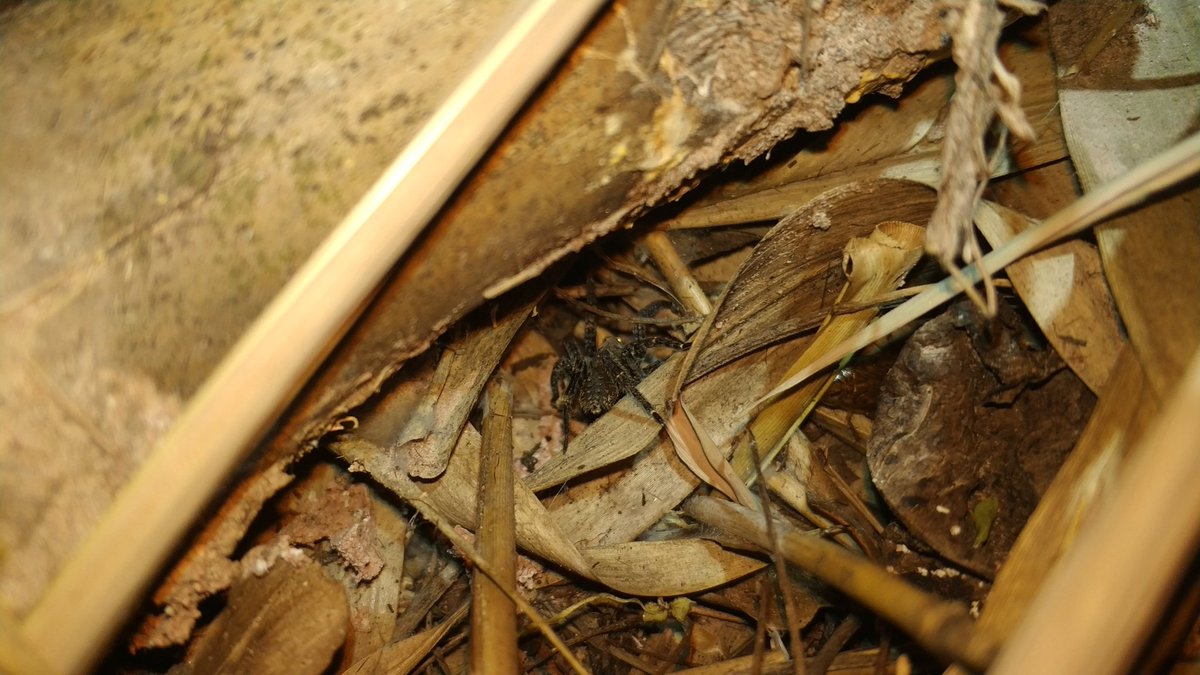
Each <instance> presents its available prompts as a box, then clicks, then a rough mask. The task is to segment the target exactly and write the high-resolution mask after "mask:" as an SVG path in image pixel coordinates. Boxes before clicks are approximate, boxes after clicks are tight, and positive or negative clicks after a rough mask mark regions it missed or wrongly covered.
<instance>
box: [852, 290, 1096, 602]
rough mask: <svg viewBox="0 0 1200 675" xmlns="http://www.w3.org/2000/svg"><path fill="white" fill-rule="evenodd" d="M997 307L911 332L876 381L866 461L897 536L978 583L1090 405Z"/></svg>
mask: <svg viewBox="0 0 1200 675" xmlns="http://www.w3.org/2000/svg"><path fill="white" fill-rule="evenodd" d="M1001 307H1002V313H1001V315H1000V317H999V319H998V320H995V321H993V320H989V319H986V318H984V317H982V316H980V315H978V314H976V312H975V311H974V309H973V307H972V305H971V304H970V303H964V302H960V303H958V304H956V305H953V306H951V308H950V309H949V310H947V311H946V312H945V313H943V314H942V315H941V316H939V317H938V318H936V319H934V320H932V321H930V322H929V323H927V324H925V325H924V326H922V327H921V328H920V329H918V330H917V332H916V333H915V334H914V335H913V337H912V338H911V339H910V340H909V342H908V344H907V345H906V346H905V348H904V349H903V350H902V351H901V353H900V357H899V359H898V360H897V362H896V365H895V366H894V367H893V368H892V370H891V372H890V373H889V375H888V377H887V378H886V379H885V380H884V384H883V392H882V396H881V400H880V403H879V410H878V413H877V415H876V417H875V427H874V434H873V436H872V437H871V441H870V443H869V444H868V453H867V457H868V459H869V461H870V466H871V477H872V479H873V481H874V483H875V486H876V487H877V488H878V489H879V491H880V493H881V494H882V495H883V497H884V499H885V500H886V501H887V502H888V505H889V506H890V507H891V508H892V511H893V512H894V513H895V515H896V516H897V517H898V518H899V519H900V520H901V521H902V522H904V524H905V526H906V527H907V528H908V529H909V530H910V531H911V532H912V533H913V534H915V535H916V536H918V537H919V538H920V539H922V540H923V541H924V542H926V543H927V544H928V545H929V546H931V547H933V548H934V549H935V550H937V551H938V553H940V554H941V555H943V556H945V557H946V558H948V559H949V560H952V561H954V562H955V563H957V564H959V565H962V566H963V567H965V568H967V569H969V570H971V571H972V572H974V573H975V574H978V575H981V576H983V577H986V578H991V577H992V576H993V575H994V574H995V572H996V569H997V568H998V567H999V565H1000V563H1001V562H1003V560H1004V558H1005V555H1006V554H1007V553H1008V549H1009V547H1011V546H1012V543H1013V541H1014V540H1015V539H1016V536H1017V534H1018V533H1019V532H1020V530H1021V527H1022V526H1023V525H1024V524H1025V520H1026V518H1028V516H1029V514H1030V513H1031V512H1032V511H1033V507H1034V506H1035V505H1036V504H1037V500H1038V498H1039V497H1040V495H1041V494H1042V492H1044V491H1045V489H1046V487H1047V486H1048V485H1049V483H1050V480H1051V479H1052V478H1053V476H1054V473H1055V471H1057V469H1058V466H1059V464H1060V463H1061V462H1062V460H1063V458H1064V457H1065V456H1066V453H1067V452H1068V451H1069V450H1070V449H1071V447H1072V446H1073V445H1074V442H1075V439H1076V438H1077V437H1078V435H1079V432H1080V430H1081V429H1082V428H1083V424H1084V423H1085V422H1086V421H1087V417H1088V415H1089V414H1090V412H1091V409H1092V406H1093V404H1094V403H1095V397H1094V396H1093V395H1092V394H1091V393H1090V392H1089V391H1088V390H1087V388H1086V387H1085V386H1084V385H1083V384H1082V383H1081V382H1080V381H1079V380H1078V378H1076V377H1075V376H1074V374H1073V373H1071V372H1070V371H1068V370H1066V369H1065V368H1064V367H1063V365H1062V361H1061V360H1060V359H1059V358H1058V356H1057V355H1056V354H1054V353H1053V352H1052V351H1045V350H1039V349H1037V348H1036V347H1034V346H1032V345H1031V344H1030V341H1029V338H1028V337H1027V336H1026V334H1025V333H1024V332H1023V331H1025V330H1027V329H1025V328H1023V327H1022V326H1021V324H1020V320H1019V318H1018V317H1017V316H1016V315H1015V313H1013V311H1012V310H1011V309H1008V308H1006V307H1005V306H1004V305H1002V306H1001Z"/></svg>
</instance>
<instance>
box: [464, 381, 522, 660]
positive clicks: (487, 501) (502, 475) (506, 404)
mask: <svg viewBox="0 0 1200 675" xmlns="http://www.w3.org/2000/svg"><path fill="white" fill-rule="evenodd" d="M485 400H486V406H485V408H484V417H483V447H482V448H481V450H480V458H479V460H480V461H479V509H478V521H477V522H478V523H479V531H478V533H477V534H478V539H479V554H480V555H481V556H483V557H484V559H486V560H487V561H488V564H489V565H491V566H492V569H493V570H495V572H496V577H497V578H496V579H495V580H493V579H490V578H488V577H487V576H486V575H483V574H479V573H476V574H475V575H474V578H473V579H472V587H471V593H472V596H473V598H474V603H473V605H472V607H471V672H472V673H515V672H517V670H518V665H519V663H520V660H519V659H518V657H517V614H516V611H515V609H516V608H515V607H514V606H513V604H512V602H510V601H509V599H508V596H507V595H506V594H505V592H504V590H503V589H501V588H499V587H500V586H504V587H505V588H507V589H508V590H509V591H510V592H511V591H513V590H514V589H515V588H516V583H517V582H516V578H517V572H516V570H517V538H516V529H517V523H516V515H515V512H514V510H513V508H514V507H513V501H514V497H513V465H512V464H513V456H512V448H513V439H512V391H511V390H510V389H509V387H508V384H507V383H505V382H504V380H503V379H501V378H499V377H493V378H492V380H491V381H490V382H488V385H487V397H486V399H485Z"/></svg>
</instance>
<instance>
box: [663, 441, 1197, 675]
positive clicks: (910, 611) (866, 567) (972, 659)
mask: <svg viewBox="0 0 1200 675" xmlns="http://www.w3.org/2000/svg"><path fill="white" fill-rule="evenodd" d="M1197 456H1200V453H1198V455H1197ZM1198 492H1200V491H1198ZM687 504H688V506H687V512H688V514H689V515H691V516H692V517H694V518H696V519H697V520H699V521H701V522H703V523H704V524H706V525H709V526H711V527H714V528H716V529H717V530H719V531H721V532H725V533H728V534H730V535H732V536H734V537H738V538H740V539H742V540H745V541H748V542H750V543H752V544H754V545H755V546H757V547H759V548H761V549H762V550H764V551H770V550H771V545H770V541H769V540H768V539H767V534H766V530H765V528H764V526H763V516H762V514H761V513H757V512H754V511H751V510H750V509H747V508H745V507H742V506H738V505H737V504H733V503H731V502H726V501H722V500H718V499H714V498H712V497H695V498H692V499H691V500H689V501H688V503H687ZM774 527H775V529H776V531H777V532H778V537H779V546H780V548H781V549H782V550H783V555H784V557H785V558H786V559H787V561H788V562H790V563H792V564H794V565H796V566H798V567H800V568H802V569H804V570H805V571H807V572H809V573H811V574H812V575H813V576H815V577H817V578H818V579H820V580H822V581H824V582H825V583H827V584H829V585H830V586H833V587H834V588H836V589H837V590H839V591H841V592H843V593H845V594H846V595H848V596H850V597H851V598H853V599H854V600H857V601H858V602H860V603H862V604H863V605H865V606H866V607H867V608H868V609H870V610H872V611H874V612H875V613H876V614H878V615H879V616H880V617H882V618H884V619H886V620H888V621H889V622H891V623H892V624H893V625H895V626H896V627H898V628H900V629H902V630H904V631H905V632H907V633H908V634H909V635H911V636H912V637H913V639H914V640H916V641H917V642H918V643H919V644H920V645H921V646H922V647H924V648H925V649H926V650H928V651H929V653H930V654H933V655H934V656H937V657H939V658H943V659H946V660H947V661H957V662H959V663H962V664H964V665H966V666H967V667H969V668H973V669H975V670H985V669H986V668H987V665H988V663H989V662H990V661H991V659H992V656H993V655H994V654H995V652H996V649H997V645H996V643H995V642H993V641H992V640H991V639H990V636H988V635H986V634H984V633H983V632H982V631H977V630H975V626H974V621H973V620H972V619H971V616H970V615H969V614H968V613H967V610H966V608H965V607H963V606H961V605H959V604H958V603H954V602H949V601H947V600H942V599H941V598H938V597H936V596H933V595H930V594H927V593H925V592H923V591H920V590H918V589H917V588H915V587H913V586H911V585H909V584H908V583H907V582H905V581H903V580H901V579H900V578H899V577H896V576H893V575H891V574H889V573H888V572H886V571H884V570H883V569H881V568H880V567H878V566H876V565H874V564H873V563H871V562H870V561H868V560H866V559H865V558H863V557H862V556H858V555H855V554H853V553H851V552H849V551H847V550H846V549H844V548H842V547H840V546H838V545H837V544H833V543H830V542H828V541H825V540H824V539H822V538H821V537H817V536H813V535H811V534H806V533H803V532H799V531H797V530H796V529H795V528H793V527H792V526H790V525H788V524H786V523H783V522H778V521H777V522H776V523H775V524H774ZM1028 672H1066V671H1028Z"/></svg>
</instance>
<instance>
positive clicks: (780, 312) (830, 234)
mask: <svg viewBox="0 0 1200 675" xmlns="http://www.w3.org/2000/svg"><path fill="white" fill-rule="evenodd" d="M935 203H936V194H935V193H934V192H933V190H931V189H930V188H928V187H926V186H924V185H919V184H916V183H911V182H907V181H899V180H888V179H881V180H873V181H866V182H861V183H850V184H846V185H839V186H838V187H835V188H833V189H831V190H828V191H826V192H824V193H822V194H820V195H819V196H817V197H816V198H815V199H812V200H811V201H809V202H808V203H806V204H804V205H803V206H802V207H800V208H799V209H796V208H795V204H793V206H792V208H793V209H794V212H793V213H792V215H790V216H787V217H786V218H784V219H783V220H781V221H780V222H779V223H778V224H776V225H775V227H773V228H772V229H771V231H770V232H769V233H768V234H767V236H766V237H764V238H763V240H762V241H761V242H759V244H758V245H757V246H756V247H755V249H754V253H753V254H752V255H751V256H750V258H748V259H747V260H746V262H745V263H743V265H742V267H741V269H740V270H738V273H737V275H736V276H735V278H734V279H732V280H731V281H730V282H729V284H728V285H727V287H726V290H725V292H724V293H723V294H722V296H721V298H720V299H719V300H718V302H717V308H716V310H715V311H714V312H713V313H712V314H711V315H710V316H709V318H708V319H707V320H706V321H705V324H704V325H703V326H701V328H700V330H699V331H697V333H696V336H695V337H694V338H693V344H694V346H693V347H692V349H691V352H690V353H689V355H688V358H689V359H690V360H693V361H694V364H693V365H691V366H690V367H689V368H687V370H686V372H687V376H686V379H687V381H691V380H694V379H696V378H698V377H700V376H702V375H704V374H706V373H709V372H712V371H713V370H715V369H716V368H718V367H720V366H721V365H723V364H725V363H728V362H730V361H732V360H734V359H736V358H739V357H741V356H743V355H744V354H746V353H748V352H750V351H753V350H754V349H758V348H761V347H762V346H764V345H766V344H772V343H773V342H776V341H779V340H780V339H782V336H783V334H784V330H781V327H786V326H787V325H788V324H789V321H790V320H791V319H794V318H795V317H798V316H813V315H820V314H821V313H823V312H827V311H828V309H829V306H830V305H832V304H833V302H834V299H835V298H836V295H837V293H838V291H839V290H840V289H841V286H842V283H843V277H842V273H841V260H842V252H843V249H844V247H845V245H846V242H847V241H848V240H850V239H851V238H853V237H857V236H867V235H869V234H870V232H871V231H872V229H873V228H874V227H875V226H876V225H877V224H878V223H879V222H880V221H883V220H889V219H891V220H902V221H908V222H914V223H923V222H925V221H927V220H928V219H929V214H930V213H932V212H933V207H934V205H935ZM818 289H819V290H818ZM677 389H678V387H677Z"/></svg>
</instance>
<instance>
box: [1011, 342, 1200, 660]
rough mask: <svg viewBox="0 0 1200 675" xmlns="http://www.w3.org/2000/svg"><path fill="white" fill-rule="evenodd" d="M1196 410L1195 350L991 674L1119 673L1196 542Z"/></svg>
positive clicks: (1199, 377) (1199, 467) (1198, 369)
mask: <svg viewBox="0 0 1200 675" xmlns="http://www.w3.org/2000/svg"><path fill="white" fill-rule="evenodd" d="M1197 410H1200V351H1198V352H1196V354H1194V355H1193V357H1192V362H1191V365H1190V366H1189V367H1188V369H1187V372H1186V374H1185V375H1184V377H1183V380H1182V381H1181V382H1180V385H1179V387H1178V389H1177V390H1176V391H1175V394H1174V395H1173V396H1172V398H1171V400H1170V401H1169V402H1168V404H1167V406H1166V408H1165V410H1164V411H1163V414H1162V415H1161V416H1160V417H1159V418H1158V420H1157V421H1156V422H1155V423H1154V425H1153V426H1151V428H1150V429H1149V431H1148V432H1147V433H1146V435H1145V436H1144V437H1143V438H1142V440H1141V441H1139V443H1138V447H1137V449H1136V450H1135V451H1134V452H1133V453H1132V458H1131V459H1130V460H1129V464H1128V465H1127V466H1126V467H1125V468H1124V469H1123V471H1122V472H1121V475H1120V476H1119V477H1118V478H1117V485H1116V487H1115V488H1114V490H1113V492H1112V494H1111V496H1110V497H1109V499H1108V500H1107V501H1106V502H1105V503H1104V504H1103V505H1102V506H1101V508H1100V510H1099V511H1098V512H1097V513H1096V514H1095V517H1094V518H1092V519H1090V520H1089V521H1088V522H1087V523H1086V524H1085V525H1084V527H1083V531H1082V532H1081V533H1080V535H1079V540H1078V542H1077V543H1076V545H1075V546H1074V548H1072V549H1071V551H1070V552H1069V553H1067V555H1066V556H1065V557H1064V558H1063V559H1062V560H1061V561H1060V562H1059V564H1058V565H1057V566H1055V568H1054V569H1053V571H1051V573H1050V576H1049V577H1047V579H1046V582H1045V584H1043V586H1042V588H1041V590H1040V591H1039V592H1038V595H1037V597H1036V598H1035V599H1034V601H1033V604H1032V605H1030V608H1029V611H1028V613H1027V614H1026V615H1025V619H1024V620H1023V621H1022V623H1021V625H1020V626H1019V627H1018V629H1017V631H1016V633H1014V634H1013V637H1012V639H1011V640H1009V641H1008V642H1007V643H1006V644H1005V646H1004V650H1003V651H1002V652H1001V654H1000V656H999V657H998V658H997V660H996V667H995V669H994V671H992V672H995V673H997V675H1005V674H1006V673H1032V672H1043V673H1093V674H1095V675H1105V674H1108V673H1113V674H1115V673H1124V672H1128V670H1129V668H1130V666H1131V665H1132V663H1133V660H1134V658H1135V657H1136V656H1137V654H1138V650H1139V649H1140V648H1141V647H1142V645H1143V644H1144V643H1145V640H1146V638H1147V637H1148V636H1149V635H1150V632H1151V631H1152V630H1153V628H1154V626H1155V623H1156V621H1157V619H1158V618H1159V612H1160V611H1161V610H1162V608H1163V607H1164V606H1165V605H1166V603H1167V601H1168V598H1169V596H1170V594H1171V591H1172V587H1173V586H1174V584H1175V583H1176V582H1177V581H1178V579H1179V578H1180V575H1181V574H1182V573H1183V571H1184V569H1185V568H1186V567H1187V565H1188V563H1189V562H1190V561H1191V560H1192V556H1193V555H1194V554H1195V551H1196V549H1197V545H1198V544H1200V490H1197V489H1196V485H1195V480H1196V476H1197V475H1200V423H1197V419H1196V411H1197Z"/></svg>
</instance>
